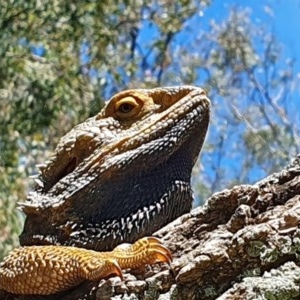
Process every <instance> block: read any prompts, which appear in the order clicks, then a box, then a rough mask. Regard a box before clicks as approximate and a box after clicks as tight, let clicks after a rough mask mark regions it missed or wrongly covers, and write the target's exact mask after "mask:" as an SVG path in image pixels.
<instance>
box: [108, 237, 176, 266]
mask: <svg viewBox="0 0 300 300" xmlns="http://www.w3.org/2000/svg"><path fill="white" fill-rule="evenodd" d="M111 257H113V258H114V259H116V260H117V261H118V263H119V265H120V267H121V268H122V269H136V268H141V267H143V266H145V265H148V264H155V263H159V262H166V263H168V264H169V265H170V264H171V262H172V254H171V252H170V250H169V249H168V248H166V247H165V246H163V245H162V243H161V241H160V240H159V239H157V238H155V237H145V238H142V239H140V240H138V241H137V242H135V243H134V244H121V245H119V246H118V247H116V248H115V249H114V250H113V251H112V253H111Z"/></svg>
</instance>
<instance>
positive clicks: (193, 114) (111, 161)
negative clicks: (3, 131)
mask: <svg viewBox="0 0 300 300" xmlns="http://www.w3.org/2000/svg"><path fill="white" fill-rule="evenodd" d="M173 89H174V95H175V96H177V98H178V99H175V100H176V101H175V102H173V103H171V105H170V106H169V107H167V108H165V107H162V105H161V99H162V96H161V94H160V93H158V91H160V89H159V88H158V89H152V90H134V92H135V93H137V92H138V93H141V94H144V97H148V98H149V99H151V101H152V100H153V102H152V103H153V107H154V108H153V110H152V111H151V112H150V113H149V114H148V115H145V116H143V118H142V119H141V120H138V121H137V120H136V121H135V122H132V124H131V126H127V127H126V128H124V129H123V130H119V131H117V130H116V133H112V132H113V130H111V131H110V132H109V131H108V130H107V131H106V132H105V134H107V135H106V140H105V138H104V139H103V138H102V139H101V134H103V128H105V126H106V127H107V123H106V120H105V119H103V120H101V118H100V120H99V121H98V122H99V128H100V129H98V130H99V133H96V134H94V135H90V131H91V129H90V128H87V129H86V131H87V132H86V133H85V134H86V135H87V136H90V139H88V138H86V137H85V138H84V139H79V138H77V139H76V141H75V144H74V145H73V148H72V147H71V148H72V149H73V150H74V151H69V152H68V151H66V150H65V149H64V148H63V147H62V148H63V149H62V151H61V152H58V154H57V155H56V157H54V159H52V160H51V161H50V163H49V165H48V166H47V168H45V170H44V171H42V174H41V181H42V184H41V185H40V186H38V187H37V188H36V190H37V191H40V192H41V193H47V192H50V193H51V194H52V195H58V194H61V193H62V192H63V191H64V190H65V189H67V188H66V187H67V186H69V185H71V184H74V183H76V180H77V178H76V177H78V178H79V175H80V174H81V175H80V176H81V177H84V178H95V174H100V175H99V176H102V177H103V178H102V180H103V179H108V177H110V176H114V174H115V172H118V171H120V170H121V169H122V168H124V167H126V168H129V167H130V166H128V165H125V164H124V163H122V162H124V161H128V162H129V163H130V162H134V164H132V166H133V171H134V165H135V166H139V168H147V167H148V166H146V165H145V163H144V162H145V161H147V164H152V163H153V164H160V163H161V161H163V160H166V158H167V157H169V156H170V155H172V154H173V153H175V152H176V151H177V150H178V149H179V148H182V147H186V149H183V151H185V152H186V153H185V155H186V156H191V157H190V160H191V161H192V164H194V162H195V160H196V158H197V156H198V153H199V151H200V148H201V145H202V143H203V140H204V137H205V133H206V128H207V126H208V122H209V106H210V102H209V100H208V98H207V97H206V95H205V92H204V90H202V89H201V88H195V87H192V86H191V87H189V86H183V87H182V89H181V91H182V92H181V93H178V87H177V88H176V89H177V91H176V93H175V88H173ZM161 90H162V91H163V90H164V89H161ZM166 91H167V92H166V94H167V93H168V95H169V93H170V91H171V92H172V88H167V89H166ZM126 93H127V94H128V95H131V94H133V90H132V91H130V90H129V91H125V92H122V94H125V95H126ZM120 94H121V93H120ZM104 109H105V108H104ZM100 114H101V113H100ZM97 118H98V116H96V117H95V118H94V121H95V122H96V120H97ZM110 119H112V118H110ZM114 121H115V122H117V120H114ZM118 124H120V123H118ZM101 126H102V127H101ZM110 127H111V128H112V129H113V128H114V126H113V122H112V125H110ZM116 128H118V126H116ZM93 129H95V127H93ZM75 130H76V128H75ZM197 133H198V134H197ZM97 134H98V135H97ZM62 140H63V139H62ZM75 150H76V151H75ZM156 151H158V152H160V155H159V157H161V158H160V159H158V158H157V157H158V156H157V155H153V153H154V152H156ZM74 154H75V155H74ZM60 155H61V157H63V159H62V158H61V157H59V156H60ZM145 156H147V159H146V160H145ZM77 174H78V175H77ZM82 175H84V176H82ZM100 180H101V179H100ZM89 181H90V179H88V180H87V181H86V182H85V183H83V185H85V184H86V185H87V184H89ZM57 184H59V186H58V188H57V189H56V188H55V187H57Z"/></svg>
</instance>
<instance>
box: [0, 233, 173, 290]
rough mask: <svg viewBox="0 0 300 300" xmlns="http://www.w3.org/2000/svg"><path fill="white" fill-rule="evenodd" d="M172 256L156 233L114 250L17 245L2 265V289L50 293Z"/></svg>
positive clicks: (168, 258) (170, 258)
mask: <svg viewBox="0 0 300 300" xmlns="http://www.w3.org/2000/svg"><path fill="white" fill-rule="evenodd" d="M171 260H172V257H171V253H170V251H169V250H168V249H167V248H165V247H164V246H163V245H161V243H160V241H159V240H158V239H156V238H153V237H148V238H143V239H140V240H139V241H137V242H136V243H134V244H133V245H128V244H126V245H125V244H122V245H120V246H118V247H117V248H115V249H114V250H113V251H112V252H96V251H93V250H87V249H82V248H76V247H67V246H30V247H21V248H17V249H15V250H14V251H13V252H11V253H10V254H9V256H7V257H6V258H5V259H4V261H3V262H2V263H1V265H0V289H3V290H5V291H7V292H9V293H13V294H19V295H49V294H53V293H56V292H60V291H62V290H66V289H69V288H71V287H73V286H75V285H78V284H80V283H82V282H83V281H84V280H91V281H93V280H100V279H102V278H107V277H108V276H110V275H118V276H120V277H122V271H121V269H128V268H140V267H142V266H144V265H146V264H153V263H157V262H167V263H169V264H170V262H171Z"/></svg>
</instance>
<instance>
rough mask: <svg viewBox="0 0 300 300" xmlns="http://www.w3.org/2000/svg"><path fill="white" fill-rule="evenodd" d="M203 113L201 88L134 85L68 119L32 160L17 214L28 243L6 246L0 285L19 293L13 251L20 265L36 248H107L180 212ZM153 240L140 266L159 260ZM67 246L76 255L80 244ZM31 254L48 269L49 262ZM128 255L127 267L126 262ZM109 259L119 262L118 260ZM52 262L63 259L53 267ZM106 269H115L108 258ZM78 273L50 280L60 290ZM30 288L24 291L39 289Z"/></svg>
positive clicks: (186, 204)
mask: <svg viewBox="0 0 300 300" xmlns="http://www.w3.org/2000/svg"><path fill="white" fill-rule="evenodd" d="M209 115H210V101H209V100H208V98H207V97H206V95H205V92H204V90H203V89H201V88H198V87H193V86H182V87H167V88H155V89H149V90H144V89H137V90H128V91H124V92H120V93H118V94H116V95H115V96H113V97H112V98H111V99H110V101H109V102H108V103H107V104H106V105H105V107H104V108H103V109H102V110H101V111H100V113H99V114H98V115H96V116H95V117H92V118H90V119H88V120H86V121H85V122H84V123H82V124H79V125H77V126H76V127H74V129H72V130H71V131H70V132H69V133H67V134H66V135H65V136H64V137H63V138H62V139H61V140H60V142H59V144H58V146H57V148H56V150H55V152H54V155H53V156H52V157H51V158H50V159H49V160H48V161H47V162H46V163H45V164H44V165H41V166H40V175H39V176H38V178H37V186H36V188H35V190H34V191H33V192H31V193H30V194H29V195H28V198H27V200H26V201H25V202H24V203H22V204H21V205H20V207H21V209H22V211H23V212H24V213H25V214H26V220H25V224H24V229H23V232H22V234H21V236H20V242H21V245H23V246H31V247H25V248H20V249H21V250H15V251H17V252H16V253H17V254H14V252H13V253H12V254H11V255H10V256H8V258H7V259H6V260H5V261H4V265H2V267H1V268H2V269H1V268H0V288H1V284H2V288H3V289H5V290H9V291H10V292H12V293H18V292H20V290H18V289H16V288H15V282H16V279H15V278H16V277H15V276H17V274H18V272H16V273H15V272H12V273H10V274H11V275H9V276H8V275H7V274H8V273H7V269H14V266H15V264H17V261H18V260H17V259H16V257H17V256H22V253H23V254H24V255H23V256H22V257H23V260H22V264H24V265H26V264H27V265H28V266H29V268H28V269H26V268H25V269H26V272H27V271H28V270H30V266H31V262H32V263H33V260H32V259H28V257H31V256H30V255H31V254H32V255H33V253H35V255H37V256H38V257H41V255H42V254H40V255H38V253H39V251H40V252H41V253H43V255H44V253H47V252H50V253H51V252H52V251H54V250H51V249H56V250H55V251H56V252H57V255H56V256H55V259H57V260H59V261H61V260H66V261H68V259H69V258H68V249H73V248H72V247H79V248H85V249H93V250H97V251H110V250H112V249H113V248H115V247H116V246H117V245H119V244H120V243H124V242H126V243H133V242H135V241H136V240H138V239H140V238H142V237H143V236H149V235H151V234H152V233H154V232H155V231H156V230H158V229H159V228H161V227H162V226H164V225H166V224H167V223H169V222H171V221H172V220H174V219H175V218H177V217H179V216H180V215H182V214H184V213H186V212H188V211H189V210H190V209H191V205H192V200H193V196H192V190H191V186H190V179H191V171H192V167H193V165H194V163H195V161H196V159H197V157H198V155H199V152H200V150H201V147H202V144H203V141H204V138H205V135H206V131H207V127H208V123H209ZM150 240H151V238H150ZM137 243H139V242H137ZM158 244H159V243H155V246H154V249H153V253H156V255H158V257H156V259H153V260H151V259H149V260H145V258H143V257H144V256H142V257H141V256H139V255H137V256H136V257H137V261H139V262H140V265H144V264H147V263H154V262H156V261H168V260H167V259H164V257H165V256H166V255H165V256H160V255H159V254H158V253H160V251H161V248H160V246H157V245H158ZM34 245H64V246H67V247H65V248H60V247H61V246H54V247H56V248H51V246H39V247H40V248H39V247H38V246H34ZM70 246H72V247H70ZM32 247H33V248H32ZM47 247H50V248H47ZM79 248H76V249H79ZM150 248H151V247H150ZM59 249H65V250H59ZM117 249H118V248H117ZM130 249H131V250H132V248H130ZM131 250H130V253H131V255H132V256H134V253H135V252H134V251H131ZM18 251H20V252H18ZM72 251H73V250H70V253H71V252H72ZM76 251H77V252H76V253H78V255H79V256H78V257H79V261H80V257H81V256H84V255H83V254H82V253H86V252H85V251H88V250H80V249H79V250H76ZM142 252H143V251H142ZM30 253H31V254H30ZM72 253H73V252H72ZM79 253H81V254H79ZM109 253H110V254H108V256H106V255H104V254H101V255H100V256H99V257H98V258H99V260H100V264H104V263H105V262H107V261H112V260H114V258H113V256H112V255H111V252H109ZM143 253H145V252H143ZM148 254H149V253H148ZM43 255H42V257H44V256H43ZM33 256H34V255H33ZM167 256H168V255H167ZM169 256H170V255H169ZM87 257H88V259H87V261H90V260H91V259H92V258H91V257H92V255H87ZM109 257H110V258H109ZM134 257H135V256H134ZM154 257H155V255H154ZM40 261H41V264H42V265H46V267H45V271H47V272H50V269H51V268H50V269H49V268H48V265H49V264H47V263H45V261H44V260H43V259H40ZM130 261H131V265H130V264H129V265H127V267H130V266H132V267H133V266H134V264H133V263H132V260H130ZM117 263H118V264H117V265H119V266H120V268H122V267H123V265H122V263H120V259H118V260H117ZM50 265H51V264H50ZM80 265H82V261H81V263H80ZM61 269H66V267H65V266H64V265H62V267H61V268H60V270H61ZM100 269H101V268H100ZM111 270H112V271H113V273H117V274H119V275H120V272H118V271H116V270H119V269H118V267H116V264H114V263H113V267H112V269H111ZM1 272H2V273H1ZM26 272H25V273H26ZM25 273H24V274H25ZM62 273H63V274H64V271H63V272H62ZM71 273H72V272H71ZM26 274H27V275H24V276H25V277H26V276H28V274H29V275H30V274H31V273H30V271H29V272H27V273H26ZM74 274H75V273H72V274H71V277H72V276H75V275H74ZM109 274H110V273H109V272H107V273H105V276H107V275H109ZM31 275H32V274H31ZM32 276H38V275H32ZM105 276H104V275H103V274H102V275H101V276H99V277H97V279H99V278H102V277H105ZM8 277H9V278H10V279H8ZM25 277H24V278H25ZM75 277H76V276H75ZM22 278H23V277H22ZM84 279H88V278H84ZM81 280H83V279H82V278H81V277H80V278H77V277H76V280H75V281H72V282H71V283H70V284H67V286H66V285H65V283H61V284H60V283H56V286H57V288H58V290H60V289H63V288H68V287H69V286H73V285H76V284H78V283H80V281H81ZM20 281H21V283H22V282H23V281H22V280H20ZM41 281H42V282H44V279H41ZM61 281H63V282H67V281H68V280H66V279H65V278H63V279H62V280H61ZM3 282H4V284H3ZM5 282H9V283H8V284H6V283H5ZM10 287H11V289H10ZM37 289H38V290H33V288H32V289H31V290H26V291H25V292H26V293H28V292H30V291H31V292H32V293H37V294H38V293H41V294H43V292H41V290H42V289H39V288H37ZM23 292H24V291H23ZM50 292H53V290H51V291H50ZM47 293H48V292H47Z"/></svg>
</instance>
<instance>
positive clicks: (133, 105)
mask: <svg viewBox="0 0 300 300" xmlns="http://www.w3.org/2000/svg"><path fill="white" fill-rule="evenodd" d="M141 109H142V104H141V103H140V102H139V101H138V100H137V99H136V98H134V97H132V96H129V97H125V98H122V99H120V100H118V101H116V102H115V113H116V115H117V116H118V117H119V118H121V119H128V118H134V117H135V116H137V115H138V114H139V112H140V111H141Z"/></svg>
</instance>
